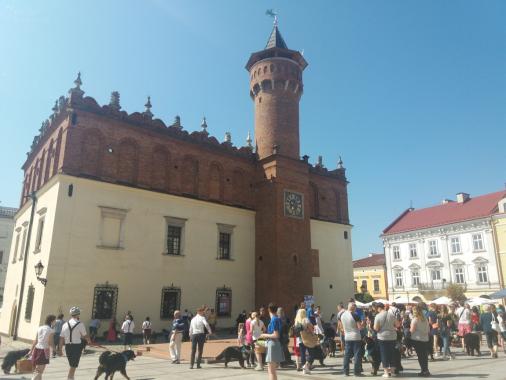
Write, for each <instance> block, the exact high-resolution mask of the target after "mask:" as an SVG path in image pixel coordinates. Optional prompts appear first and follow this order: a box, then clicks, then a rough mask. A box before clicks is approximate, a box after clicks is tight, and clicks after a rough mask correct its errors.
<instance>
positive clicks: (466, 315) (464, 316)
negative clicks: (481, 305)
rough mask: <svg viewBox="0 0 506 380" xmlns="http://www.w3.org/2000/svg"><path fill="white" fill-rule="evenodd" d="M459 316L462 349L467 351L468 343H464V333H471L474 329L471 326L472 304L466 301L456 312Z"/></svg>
mask: <svg viewBox="0 0 506 380" xmlns="http://www.w3.org/2000/svg"><path fill="white" fill-rule="evenodd" d="M456 314H457V316H458V318H459V336H460V338H461V339H462V351H464V352H465V351H466V345H465V343H464V335H466V334H469V333H470V332H471V331H472V328H471V306H470V305H469V304H468V303H466V304H465V305H461V306H460V307H459V308H458V309H457V312H456Z"/></svg>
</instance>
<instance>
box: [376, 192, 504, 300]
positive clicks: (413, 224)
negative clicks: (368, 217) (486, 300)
mask: <svg viewBox="0 0 506 380" xmlns="http://www.w3.org/2000/svg"><path fill="white" fill-rule="evenodd" d="M505 197H506V191H504V190H503V191H499V192H496V193H491V194H486V195H482V196H478V197H475V198H471V197H470V196H469V195H468V194H465V193H459V194H457V201H451V200H447V199H445V200H444V201H443V202H442V204H441V205H437V206H433V207H428V208H423V209H419V210H415V209H412V208H410V209H408V210H406V211H405V212H403V213H402V214H401V215H400V216H399V217H398V218H397V219H396V220H394V221H393V222H392V223H391V224H390V225H389V226H388V227H387V228H386V229H385V230H384V231H383V234H382V235H381V237H382V239H383V244H384V249H385V256H386V265H387V277H388V294H389V297H390V299H392V300H395V299H396V298H398V297H400V296H403V297H404V296H406V297H408V298H409V299H411V300H413V299H414V298H415V299H414V300H415V301H417V300H418V298H417V297H420V298H421V299H422V300H431V299H433V298H435V297H436V296H439V295H442V294H444V289H445V288H446V286H447V285H448V284H451V283H455V284H461V285H462V286H464V288H465V290H466V295H467V296H468V297H473V296H481V295H487V294H490V293H492V292H494V291H497V290H499V289H500V288H502V285H503V284H501V282H502V280H501V276H500V269H499V267H498V260H497V253H496V252H497V250H496V248H495V237H494V230H493V228H492V225H491V220H492V215H493V214H496V213H497V212H499V208H498V204H499V203H500V201H501V200H502V199H504V198H505Z"/></svg>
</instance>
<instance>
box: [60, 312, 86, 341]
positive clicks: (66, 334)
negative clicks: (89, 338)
mask: <svg viewBox="0 0 506 380" xmlns="http://www.w3.org/2000/svg"><path fill="white" fill-rule="evenodd" d="M69 324H70V328H73V330H72V339H70V328H69ZM76 325H77V326H76ZM74 326H76V327H74ZM60 336H61V337H63V338H64V339H65V344H69V343H72V344H81V337H83V336H86V327H84V323H82V322H80V321H78V320H77V319H74V318H71V319H70V320H69V321H68V322H65V323H64V324H63V327H62V329H61V334H60ZM71 341H72V342H71Z"/></svg>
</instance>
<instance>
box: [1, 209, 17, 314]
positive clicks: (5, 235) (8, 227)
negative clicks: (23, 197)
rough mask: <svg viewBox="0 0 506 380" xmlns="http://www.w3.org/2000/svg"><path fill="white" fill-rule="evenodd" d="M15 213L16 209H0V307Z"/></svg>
mask: <svg viewBox="0 0 506 380" xmlns="http://www.w3.org/2000/svg"><path fill="white" fill-rule="evenodd" d="M16 212H17V209H15V208H11V207H0V307H1V306H2V303H3V298H4V284H5V276H6V274H7V264H8V263H9V251H10V248H11V240H12V232H13V230H14V215H15V214H16Z"/></svg>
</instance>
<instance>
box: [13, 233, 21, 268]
mask: <svg viewBox="0 0 506 380" xmlns="http://www.w3.org/2000/svg"><path fill="white" fill-rule="evenodd" d="M20 235H21V234H20V233H19V232H18V233H17V234H16V243H15V244H14V251H13V252H12V263H13V264H14V263H15V262H16V257H17V255H18V248H19V236H20Z"/></svg>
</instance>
